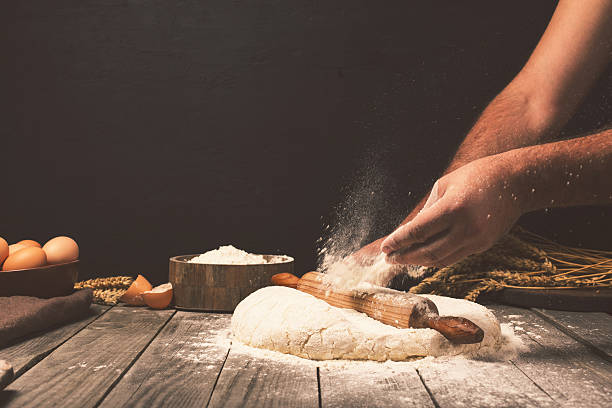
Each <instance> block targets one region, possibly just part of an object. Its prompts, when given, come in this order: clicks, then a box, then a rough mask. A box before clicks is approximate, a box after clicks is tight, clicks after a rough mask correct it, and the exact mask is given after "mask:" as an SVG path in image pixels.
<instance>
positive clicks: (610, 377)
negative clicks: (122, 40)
mask: <svg viewBox="0 0 612 408" xmlns="http://www.w3.org/2000/svg"><path fill="white" fill-rule="evenodd" d="M492 309H493V310H494V311H495V313H496V315H497V317H498V318H499V319H500V322H502V323H504V322H513V324H514V326H515V327H516V331H517V333H519V334H520V336H521V337H522V339H523V341H524V342H525V343H526V344H527V345H528V346H529V348H530V351H529V352H527V353H524V354H522V355H521V356H520V357H518V358H516V359H512V360H509V361H504V362H486V361H473V360H469V361H463V362H462V363H461V364H463V365H462V370H460V371H457V369H456V367H453V364H454V363H453V360H450V361H440V362H437V361H434V362H430V363H427V364H423V365H422V366H421V367H418V368H414V369H410V370H400V371H397V370H395V371H394V370H386V371H385V370H382V371H381V372H380V374H376V375H368V376H367V377H366V378H364V377H361V376H359V374H358V372H356V371H355V370H351V369H347V368H342V367H337V368H330V367H325V366H324V365H322V366H321V367H317V366H316V365H312V364H299V365H297V364H295V363H289V362H279V361H273V360H269V359H268V360H266V359H263V358H254V357H252V356H249V355H246V354H244V353H241V352H240V351H239V350H238V351H237V350H236V348H232V347H231V345H230V342H229V341H219V339H220V338H221V339H223V337H224V336H226V337H227V336H229V331H228V328H229V324H230V319H231V315H229V314H212V313H193V312H184V311H175V310H161V311H155V310H150V309H146V308H131V307H122V306H117V307H112V308H111V307H104V306H97V305H94V306H92V309H91V316H89V317H88V318H87V319H84V320H82V321H80V322H77V323H73V324H70V325H67V326H63V327H61V328H57V329H55V330H53V331H50V332H47V333H45V334H42V335H40V336H37V337H32V338H29V339H26V340H23V341H21V342H19V343H17V344H14V345H12V346H10V347H8V348H5V349H2V350H0V359H5V360H8V361H10V362H11V363H12V364H13V366H14V369H15V373H16V379H15V381H14V382H13V383H12V384H10V385H9V386H8V387H7V388H6V389H5V390H4V391H0V406H7V407H47V406H62V407H120V406H130V407H132V406H141V407H204V406H210V407H217V406H231V407H234V406H236V407H240V406H257V407H259V406H276V407H294V406H307V407H317V406H320V407H366V406H382V407H387V406H402V407H406V406H415V407H452V406H469V407H478V406H494V407H502V406H505V407H531V406H567V407H604V406H608V407H609V406H612V317H611V316H610V315H608V314H605V313H577V312H559V311H552V310H541V309H533V310H527V309H519V308H514V307H508V306H493V307H492ZM500 384H503V386H500Z"/></svg>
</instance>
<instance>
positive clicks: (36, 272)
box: [0, 260, 79, 298]
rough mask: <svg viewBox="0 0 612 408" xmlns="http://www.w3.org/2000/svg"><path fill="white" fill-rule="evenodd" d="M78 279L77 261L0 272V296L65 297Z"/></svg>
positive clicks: (71, 290)
mask: <svg viewBox="0 0 612 408" xmlns="http://www.w3.org/2000/svg"><path fill="white" fill-rule="evenodd" d="M78 277H79V261H78V260H76V261H72V262H67V263H63V264H58V265H47V266H41V267H40V268H32V269H19V270H15V271H8V272H0V296H34V297H39V298H51V297H55V296H66V295H69V294H71V293H72V292H73V291H74V290H73V289H74V283H75V282H76V281H77V279H78Z"/></svg>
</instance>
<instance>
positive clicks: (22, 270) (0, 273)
mask: <svg viewBox="0 0 612 408" xmlns="http://www.w3.org/2000/svg"><path fill="white" fill-rule="evenodd" d="M78 263H79V260H78V259H77V260H75V261H70V262H63V263H58V264H53V265H45V266H39V267H37V268H27V269H11V270H10V271H0V275H2V274H4V273H13V272H25V271H42V270H45V269H52V268H57V267H60V266H66V265H73V264H78Z"/></svg>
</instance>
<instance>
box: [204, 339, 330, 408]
mask: <svg viewBox="0 0 612 408" xmlns="http://www.w3.org/2000/svg"><path fill="white" fill-rule="evenodd" d="M318 400H319V391H318V381H317V369H316V366H315V365H313V364H306V363H300V362H285V361H278V360H273V359H263V358H257V357H254V356H253V355H251V354H248V353H247V354H245V353H244V352H243V351H241V350H237V348H236V347H232V348H230V352H229V354H228V356H227V360H226V361H225V365H224V367H223V370H222V371H221V375H220V376H219V379H218V381H217V385H216V386H215V389H214V391H213V395H212V398H211V400H210V404H209V407H281V408H283V407H287V408H291V407H317V406H318V404H319V401H318Z"/></svg>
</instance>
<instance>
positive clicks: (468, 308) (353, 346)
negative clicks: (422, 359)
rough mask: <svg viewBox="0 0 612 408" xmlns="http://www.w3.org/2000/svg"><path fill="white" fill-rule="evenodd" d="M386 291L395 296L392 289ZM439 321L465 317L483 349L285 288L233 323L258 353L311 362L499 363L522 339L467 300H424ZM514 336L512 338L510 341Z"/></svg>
mask: <svg viewBox="0 0 612 408" xmlns="http://www.w3.org/2000/svg"><path fill="white" fill-rule="evenodd" d="M381 289H382V290H384V291H389V292H394V291H392V290H391V289H384V288H381ZM424 297H427V298H429V299H430V300H432V301H433V302H434V303H435V304H436V306H437V307H438V310H439V312H440V315H442V316H445V315H452V316H461V317H465V318H467V319H469V320H471V321H473V322H474V323H475V324H477V325H478V326H480V327H481V328H482V329H483V331H484V333H485V335H484V339H483V341H482V342H481V343H477V344H453V343H450V342H449V341H448V340H447V339H446V338H444V337H443V336H442V335H441V334H440V333H438V332H437V331H435V330H432V329H413V328H407V329H398V328H395V327H392V326H388V325H386V324H383V323H381V322H380V321H378V320H374V319H372V318H370V317H368V316H367V315H365V314H363V313H359V312H357V311H355V310H352V309H341V308H336V307H333V306H331V305H329V304H328V303H326V302H324V301H323V300H320V299H317V298H315V297H314V296H311V295H309V294H306V293H303V292H300V291H296V290H294V289H290V288H286V287H278V286H272V287H266V288H263V289H260V290H258V291H256V292H254V293H253V294H251V295H249V296H248V297H247V298H246V299H245V300H243V301H242V302H241V303H240V304H239V305H238V306H237V307H236V310H235V312H234V315H233V317H232V333H233V337H234V340H238V341H240V342H242V343H244V344H246V345H249V346H253V347H256V348H262V349H268V350H274V351H280V352H282V353H286V354H293V355H295V356H299V357H304V358H309V359H312V360H334V359H345V360H375V361H386V360H394V361H404V360H409V359H413V358H414V357H419V356H453V355H466V356H470V357H484V358H497V357H498V356H500V355H503V356H507V355H508V354H509V353H510V352H511V351H512V349H515V348H516V345H517V342H520V340H518V339H514V338H513V336H514V334H513V333H510V332H511V329H510V331H509V330H508V328H504V329H503V330H504V332H502V327H501V326H500V325H499V323H498V321H497V319H496V318H495V316H494V315H493V313H491V312H490V311H489V310H488V309H486V308H485V307H484V306H481V305H478V304H476V303H472V302H468V301H466V300H463V299H453V298H446V297H442V296H434V295H425V296H424ZM507 336H510V337H511V338H507Z"/></svg>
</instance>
